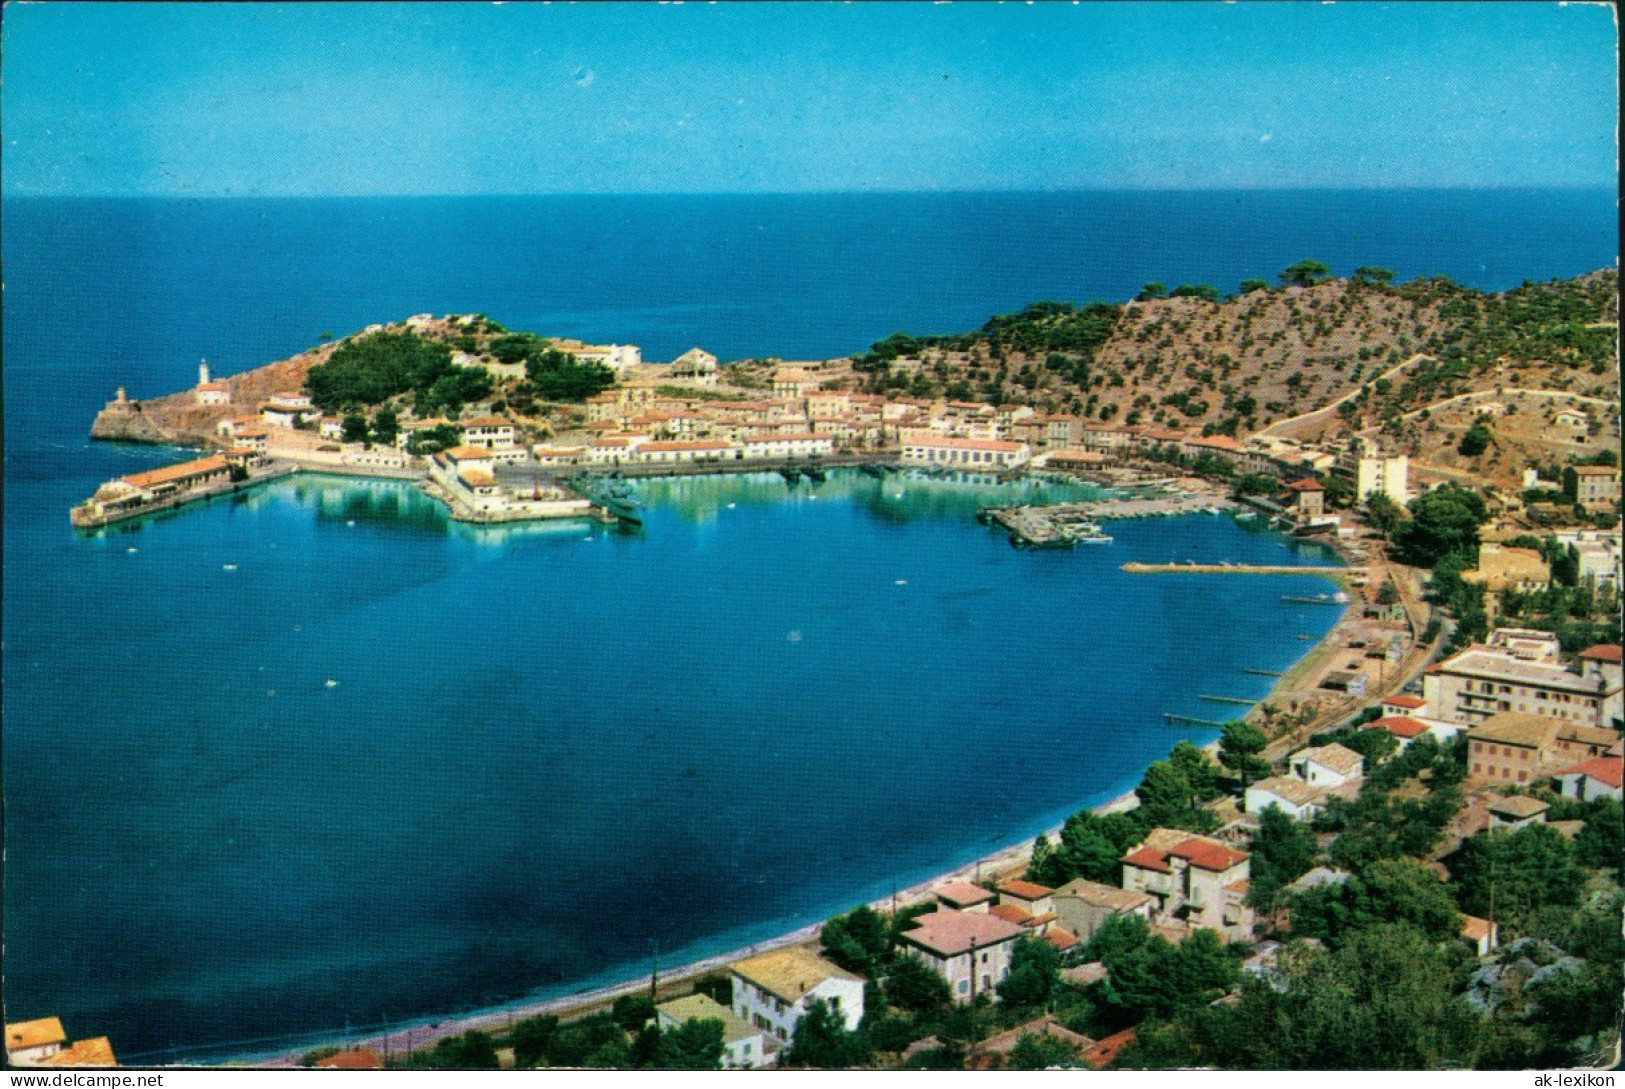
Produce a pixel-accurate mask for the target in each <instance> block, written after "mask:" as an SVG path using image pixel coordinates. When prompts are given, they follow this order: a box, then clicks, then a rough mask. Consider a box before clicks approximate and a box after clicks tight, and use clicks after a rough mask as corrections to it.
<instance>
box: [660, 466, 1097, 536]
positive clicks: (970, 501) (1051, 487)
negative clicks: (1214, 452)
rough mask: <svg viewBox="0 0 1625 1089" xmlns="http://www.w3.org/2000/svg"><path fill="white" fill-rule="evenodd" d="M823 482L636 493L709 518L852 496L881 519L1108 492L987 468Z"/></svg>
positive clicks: (965, 514) (668, 482)
mask: <svg viewBox="0 0 1625 1089" xmlns="http://www.w3.org/2000/svg"><path fill="white" fill-rule="evenodd" d="M826 472H827V479H826V480H825V481H824V482H823V483H822V484H818V483H814V482H812V481H809V480H806V479H802V480H800V481H797V482H796V483H794V484H792V483H789V482H788V481H786V480H785V479H784V477H782V476H781V475H779V474H778V473H775V472H765V473H743V474H728V475H717V476H686V477H660V478H654V479H647V480H637V481H633V482H631V483H632V487H633V488H634V490H635V491H636V494H637V496H638V498H639V499H641V500H642V501H643V502H644V503H646V504H647V505H649V506H651V507H666V508H671V509H672V510H673V511H675V512H676V513H677V515H678V516H679V517H680V518H682V519H683V520H684V521H686V522H690V523H695V524H704V523H707V522H710V521H712V520H713V519H715V518H716V517H717V516H718V513H719V512H720V511H723V510H726V509H729V508H732V507H735V506H764V505H773V506H777V505H779V504H782V503H785V502H800V503H810V502H819V501H823V500H846V499H850V500H851V501H852V502H853V503H854V504H856V505H857V506H858V507H860V508H861V509H863V510H866V511H868V512H869V513H870V514H872V515H874V516H875V517H876V518H879V519H881V520H882V521H886V522H892V523H897V524H901V523H906V522H910V521H914V520H915V519H921V518H929V519H944V518H948V519H955V520H967V519H970V518H974V517H975V515H976V511H977V508H979V507H985V506H989V505H995V504H997V505H1001V506H1008V505H1014V504H1018V503H1062V502H1077V501H1082V500H1089V499H1099V498H1101V497H1103V496H1104V495H1106V494H1107V493H1106V492H1105V491H1104V490H1102V489H1100V488H1097V487H1095V486H1094V485H1091V484H1084V483H1070V482H1061V481H1058V480H1052V479H1037V478H1023V479H1021V480H1017V481H1014V482H1011V483H1007V484H1001V483H999V482H998V480H997V478H996V477H994V476H992V475H990V474H985V473H974V474H973V473H954V474H947V475H941V476H927V475H926V474H924V473H923V472H920V471H919V470H914V469H910V470H903V471H898V472H890V473H887V474H886V475H885V476H884V477H883V478H875V477H871V476H868V475H867V474H865V473H863V472H861V471H860V470H857V469H829V470H826Z"/></svg>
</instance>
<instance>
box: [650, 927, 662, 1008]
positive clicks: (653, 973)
mask: <svg viewBox="0 0 1625 1089" xmlns="http://www.w3.org/2000/svg"><path fill="white" fill-rule="evenodd" d="M649 947H650V954H649V956H650V961H651V963H650V968H649V1001H650V1002H653V1001H654V1000H655V991H656V989H657V988H658V987H659V986H660V939H659V938H656V939H655V940H653V941H651V942H650V943H649Z"/></svg>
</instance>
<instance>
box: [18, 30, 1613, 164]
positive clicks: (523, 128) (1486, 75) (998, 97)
mask: <svg viewBox="0 0 1625 1089" xmlns="http://www.w3.org/2000/svg"><path fill="white" fill-rule="evenodd" d="M3 34H4V41H3V52H0V66H3V71H0V108H3V119H4V147H3V160H0V167H3V184H4V192H5V193H7V194H10V195H19V194H149V193H156V194H187V195H325V194H356V195H361V194H461V193H582V192H593V193H614V192H627V193H656V192H741V191H742V192H804V191H821V190H822V191H828V190H952V189H964V190H988V189H991V190H1026V189H1080V188H1132V187H1156V188H1189V187H1199V188H1253V187H1270V188H1287V187H1295V186H1337V187H1387V186H1525V185H1530V186H1538V185H1610V186H1611V185H1613V184H1615V181H1616V178H1617V170H1618V168H1617V153H1616V141H1615V131H1616V125H1617V105H1616V103H1617V92H1616V85H1617V67H1616V54H1615V44H1616V31H1615V27H1614V23H1613V14H1612V11H1611V10H1610V9H1609V8H1606V7H1603V6H1598V5H1588V4H1568V5H1562V4H1557V3H1540V2H1523V3H1502V4H1490V3H1471V2H1467V3H1397V4H1376V3H1339V4H1320V3H1238V4H1205V3H1145V4H1113V3H1091V4H1083V5H1071V4H1038V5H1024V4H1021V5H1017V4H1010V5H993V4H984V3H962V4H953V5H934V4H905V5H880V4H852V5H840V4H819V3H805V4H788V3H782V4H760V5H738V4H735V5H730V4H720V5H711V4H694V3H688V4H680V5H652V4H649V5H645V4H624V5H623V4H603V5H600V4H591V5H579V6H573V5H568V4H552V5H529V4H502V5H484V4H478V5H476V4H467V5H463V4H457V5H440V4H403V5H383V4H379V5H371V4H364V5H348V4H311V5H288V6H281V5H264V4H226V5H167V4H148V3H139V4H127V5H123V4H70V3H43V4H30V3H15V2H13V3H11V4H8V5H7V7H6V8H5V13H4V22H3Z"/></svg>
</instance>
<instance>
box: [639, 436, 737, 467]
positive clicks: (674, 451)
mask: <svg viewBox="0 0 1625 1089" xmlns="http://www.w3.org/2000/svg"><path fill="white" fill-rule="evenodd" d="M741 451H742V447H739V446H737V445H735V444H734V443H731V442H724V441H723V440H721V439H692V440H689V441H687V442H646V443H644V444H643V445H642V446H639V447H638V449H637V453H636V457H635V460H637V461H640V462H643V463H644V464H647V465H671V464H678V465H692V464H694V463H696V462H712V461H732V460H734V459H735V458H737V457H738V456H739V454H740V453H741Z"/></svg>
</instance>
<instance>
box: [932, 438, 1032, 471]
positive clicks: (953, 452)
mask: <svg viewBox="0 0 1625 1089" xmlns="http://www.w3.org/2000/svg"><path fill="white" fill-rule="evenodd" d="M1031 458H1032V447H1030V446H1028V445H1027V444H1026V443H1024V442H1002V441H999V440H995V439H963V438H955V437H952V436H932V437H927V436H921V435H916V436H913V437H910V438H907V439H905V440H904V443H903V464H905V465H929V466H935V467H939V468H946V469H968V470H972V471H975V470H978V469H980V470H983V471H995V470H1000V469H1009V468H1013V467H1014V466H1017V465H1021V464H1024V463H1025V462H1027V461H1028V460H1030V459H1031Z"/></svg>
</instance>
